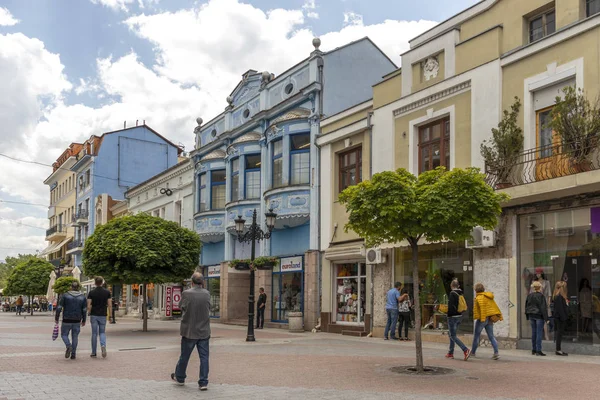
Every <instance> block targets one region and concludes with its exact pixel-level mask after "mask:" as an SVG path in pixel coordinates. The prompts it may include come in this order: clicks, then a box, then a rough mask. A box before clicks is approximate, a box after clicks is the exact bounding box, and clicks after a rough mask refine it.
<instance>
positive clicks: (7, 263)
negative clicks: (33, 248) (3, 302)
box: [0, 254, 39, 289]
mask: <svg viewBox="0 0 600 400" xmlns="http://www.w3.org/2000/svg"><path fill="white" fill-rule="evenodd" d="M34 258H39V257H38V256H36V255H33V254H19V255H18V256H16V257H6V260H4V262H3V263H0V289H1V288H4V287H5V286H6V280H7V279H8V277H9V276H10V273H11V272H12V270H13V269H14V268H15V267H16V266H17V264H19V263H20V262H22V261H27V260H31V259H34Z"/></svg>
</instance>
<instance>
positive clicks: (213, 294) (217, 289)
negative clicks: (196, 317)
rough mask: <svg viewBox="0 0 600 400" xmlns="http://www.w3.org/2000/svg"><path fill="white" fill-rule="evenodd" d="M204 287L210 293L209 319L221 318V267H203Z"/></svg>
mask: <svg viewBox="0 0 600 400" xmlns="http://www.w3.org/2000/svg"><path fill="white" fill-rule="evenodd" d="M202 270H203V272H202V274H203V275H204V281H205V287H206V289H207V290H208V292H209V293H210V317H211V318H219V317H220V316H221V305H220V304H221V265H213V266H209V267H204V268H203V269H202Z"/></svg>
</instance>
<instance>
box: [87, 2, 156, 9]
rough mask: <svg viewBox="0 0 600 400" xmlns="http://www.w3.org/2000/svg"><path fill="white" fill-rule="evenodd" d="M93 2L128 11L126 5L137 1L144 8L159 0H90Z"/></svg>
mask: <svg viewBox="0 0 600 400" xmlns="http://www.w3.org/2000/svg"><path fill="white" fill-rule="evenodd" d="M90 1H91V2H92V3H94V4H101V5H103V6H105V7H108V8H111V9H113V10H114V11H124V12H129V8H128V6H129V5H131V4H133V3H136V2H137V3H138V6H139V7H140V8H145V6H147V5H149V4H155V3H158V2H159V1H160V0H90Z"/></svg>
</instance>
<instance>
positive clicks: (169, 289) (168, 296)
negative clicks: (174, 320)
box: [165, 286, 173, 317]
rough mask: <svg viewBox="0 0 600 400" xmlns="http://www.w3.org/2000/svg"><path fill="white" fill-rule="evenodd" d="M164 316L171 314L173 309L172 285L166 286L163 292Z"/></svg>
mask: <svg viewBox="0 0 600 400" xmlns="http://www.w3.org/2000/svg"><path fill="white" fill-rule="evenodd" d="M165 297H166V298H165V317H170V316H171V311H172V310H173V287H172V286H167V287H166V293H165Z"/></svg>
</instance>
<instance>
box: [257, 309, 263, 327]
mask: <svg viewBox="0 0 600 400" xmlns="http://www.w3.org/2000/svg"><path fill="white" fill-rule="evenodd" d="M264 326H265V308H264V307H262V308H260V307H258V308H257V309H256V327H257V328H259V327H260V328H263V327H264Z"/></svg>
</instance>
